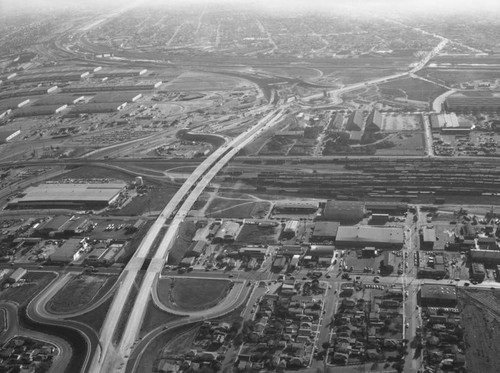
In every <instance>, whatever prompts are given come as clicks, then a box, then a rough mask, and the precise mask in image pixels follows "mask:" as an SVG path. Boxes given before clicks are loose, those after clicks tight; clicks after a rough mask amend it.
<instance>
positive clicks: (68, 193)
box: [7, 183, 126, 209]
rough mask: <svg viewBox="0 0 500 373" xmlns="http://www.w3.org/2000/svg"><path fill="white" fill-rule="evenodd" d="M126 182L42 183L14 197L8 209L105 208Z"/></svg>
mask: <svg viewBox="0 0 500 373" xmlns="http://www.w3.org/2000/svg"><path fill="white" fill-rule="evenodd" d="M125 186H126V184H125V183H107V184H40V185H38V186H34V187H29V188H27V189H26V190H25V191H24V192H23V195H22V196H21V197H17V198H14V199H12V200H11V201H10V202H9V203H8V204H7V208H8V209H30V208H78V209H81V208H83V209H85V208H91V209H93V208H98V209H99V208H104V207H107V206H109V205H110V204H112V203H113V202H114V201H115V200H116V199H117V198H118V197H119V196H120V193H121V192H122V191H123V189H124V188H125Z"/></svg>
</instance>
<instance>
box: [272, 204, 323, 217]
mask: <svg viewBox="0 0 500 373" xmlns="http://www.w3.org/2000/svg"><path fill="white" fill-rule="evenodd" d="M318 209H319V202H315V201H278V202H276V203H275V204H274V212H275V213H276V214H313V213H315V212H316V211H318Z"/></svg>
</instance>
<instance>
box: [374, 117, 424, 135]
mask: <svg viewBox="0 0 500 373" xmlns="http://www.w3.org/2000/svg"><path fill="white" fill-rule="evenodd" d="M383 118H384V119H383V123H382V128H381V130H382V131H388V132H399V131H421V130H423V129H424V128H423V123H422V116H421V115H411V114H408V115H390V114H385V115H384V116H383Z"/></svg>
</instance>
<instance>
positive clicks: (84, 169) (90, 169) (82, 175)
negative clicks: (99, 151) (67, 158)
mask: <svg viewBox="0 0 500 373" xmlns="http://www.w3.org/2000/svg"><path fill="white" fill-rule="evenodd" d="M68 169H71V166H68ZM68 178H70V179H92V178H96V179H99V178H103V179H117V180H123V181H126V182H127V181H132V180H133V177H132V176H131V175H129V174H128V173H126V172H122V171H118V170H110V169H108V168H104V167H97V166H81V167H76V168H74V169H72V170H71V171H69V172H68V173H66V174H64V175H62V176H59V177H56V178H54V179H55V180H60V179H68Z"/></svg>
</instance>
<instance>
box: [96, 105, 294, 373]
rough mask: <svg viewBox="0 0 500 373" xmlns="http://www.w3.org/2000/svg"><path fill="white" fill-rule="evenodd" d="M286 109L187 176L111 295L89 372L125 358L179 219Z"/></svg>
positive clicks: (181, 219) (275, 113) (108, 367)
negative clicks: (134, 292) (125, 314)
mask: <svg viewBox="0 0 500 373" xmlns="http://www.w3.org/2000/svg"><path fill="white" fill-rule="evenodd" d="M285 110H286V107H283V108H281V109H275V110H273V111H271V112H270V113H269V114H267V115H266V116H265V117H263V118H262V119H261V120H260V121H259V122H258V123H257V124H256V125H255V126H254V127H252V128H251V129H249V130H247V131H246V132H244V133H242V134H241V135H239V136H238V137H236V138H235V139H233V140H232V141H231V142H230V143H229V144H225V145H223V146H222V147H220V148H219V149H217V150H216V151H215V152H214V153H212V155H210V156H209V157H208V158H207V159H206V160H205V161H204V162H203V163H202V164H201V165H199V166H198V168H197V169H196V170H195V171H194V172H193V173H192V174H191V175H190V176H189V178H188V179H187V180H186V182H185V183H184V184H183V185H182V186H181V188H180V189H179V190H178V191H177V193H176V194H175V196H174V197H173V198H172V199H171V200H170V202H169V203H168V204H167V206H166V207H165V208H164V209H163V211H162V212H161V214H160V216H159V217H158V219H157V220H156V221H155V223H154V224H153V226H152V227H151V229H150V230H149V231H148V233H147V234H146V236H145V238H144V239H143V241H142V242H141V244H140V245H139V248H138V249H137V251H136V253H135V254H134V256H133V257H132V259H131V260H130V261H129V263H128V265H127V267H126V268H125V270H124V271H123V273H122V276H121V277H120V279H119V282H120V287H119V289H118V293H117V294H116V296H115V298H114V299H113V302H112V304H111V307H110V309H109V311H108V314H107V316H106V319H105V321H104V324H103V326H102V328H101V335H100V342H101V345H102V351H101V354H100V356H97V355H95V356H94V359H93V361H92V365H91V369H90V371H91V372H109V371H111V369H113V367H115V366H116V365H118V364H120V363H123V362H125V361H126V360H127V358H128V356H129V353H130V351H131V349H132V346H133V344H134V342H135V339H136V337H137V334H138V332H139V329H140V326H141V324H142V319H143V317H144V314H145V311H146V307H147V304H148V299H149V296H150V289H151V287H152V285H153V283H154V280H155V278H156V277H157V276H158V275H159V274H160V273H161V270H162V269H163V266H164V264H165V262H166V261H167V259H168V253H169V249H170V247H171V245H172V243H173V242H174V239H175V237H176V235H177V232H178V228H179V226H180V224H181V222H182V221H183V220H184V218H185V217H186V216H187V213H188V212H189V210H190V209H191V207H192V205H193V204H194V202H195V201H196V200H197V199H198V197H199V195H200V194H201V193H202V192H203V190H204V189H205V188H206V187H207V186H208V184H209V183H210V182H211V180H212V179H213V178H214V177H215V175H216V174H217V173H218V172H219V171H220V170H221V169H222V167H224V166H225V165H226V163H227V162H228V161H229V160H230V159H231V158H232V157H234V156H235V155H236V154H237V153H238V152H239V151H240V150H241V149H242V148H243V147H244V146H246V145H247V144H248V143H250V142H251V141H253V140H254V139H255V138H256V137H257V136H259V135H260V134H261V133H262V131H264V130H266V129H267V128H270V127H272V126H273V125H274V124H276V123H277V122H278V121H279V120H280V119H281V117H282V116H283V114H284V112H285ZM179 206H180V207H179ZM171 218H173V220H172V221H171V223H170V225H169V228H168V230H167V232H166V234H165V235H164V237H163V239H162V241H161V242H160V245H159V246H158V249H157V251H156V253H155V255H154V257H153V259H152V261H151V263H150V265H149V268H148V270H147V272H146V275H145V277H144V279H143V282H142V285H141V288H140V289H139V293H138V296H137V299H136V300H135V303H134V307H133V309H132V312H131V313H130V318H129V319H128V322H127V324H126V327H125V331H124V333H123V337H122V340H121V343H120V346H119V349H118V350H116V349H115V347H114V346H113V335H114V333H115V330H116V328H117V326H118V322H119V319H120V315H121V312H122V309H123V305H124V304H125V302H126V301H127V299H128V297H129V295H130V292H131V289H132V287H133V286H134V281H135V279H136V276H137V274H138V272H139V271H140V270H141V268H142V266H143V265H144V262H145V260H146V256H147V255H148V253H149V252H150V250H151V248H152V246H153V244H154V242H155V240H156V238H157V236H158V235H159V234H160V231H161V229H162V227H164V226H165V224H166V223H167V220H169V219H171ZM122 366H123V365H122Z"/></svg>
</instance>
